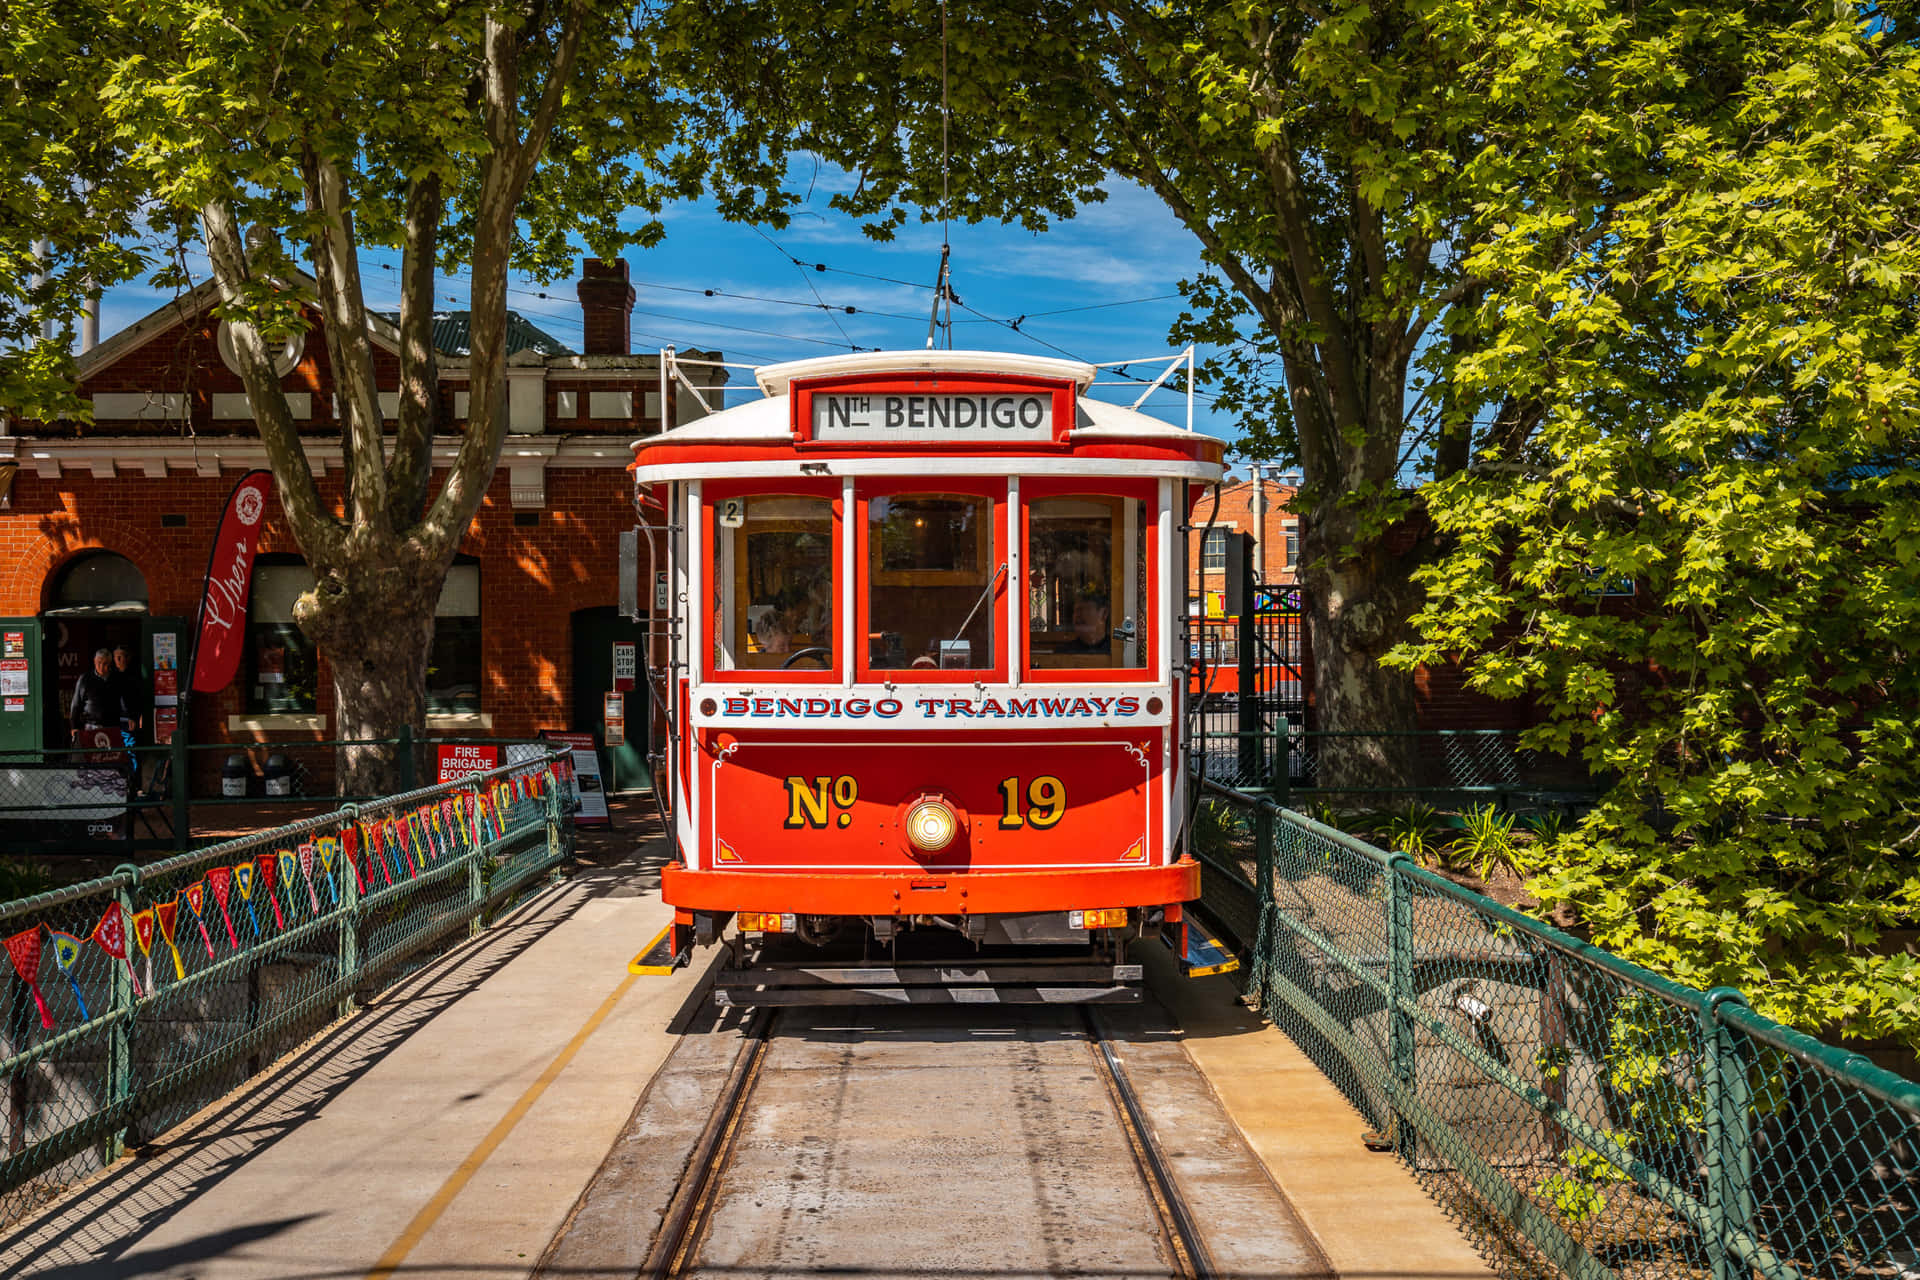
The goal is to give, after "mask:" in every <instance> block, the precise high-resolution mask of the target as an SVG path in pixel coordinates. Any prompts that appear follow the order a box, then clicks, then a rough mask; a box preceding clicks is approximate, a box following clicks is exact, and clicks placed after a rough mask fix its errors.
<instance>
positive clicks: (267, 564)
mask: <svg viewBox="0 0 1920 1280" xmlns="http://www.w3.org/2000/svg"><path fill="white" fill-rule="evenodd" d="M263 569H305V570H306V571H307V576H308V578H309V579H313V580H316V581H317V578H316V575H315V574H314V572H313V566H312V565H310V564H308V563H307V561H306V559H305V557H303V556H299V555H295V554H293V553H290V552H272V551H270V552H265V553H262V554H261V555H259V556H258V557H256V558H255V560H254V563H253V572H254V576H255V579H256V580H255V583H254V586H255V587H258V585H259V583H258V578H259V575H260V571H261V570H263ZM259 601H260V593H259V591H258V590H251V591H249V592H248V593H247V622H246V626H247V640H246V646H245V649H244V651H243V653H242V656H241V667H242V672H241V674H242V677H243V684H242V686H241V687H242V693H241V695H240V713H241V714H242V715H246V716H312V715H319V714H320V690H321V687H322V684H323V682H322V680H321V678H320V646H319V645H317V644H315V643H314V642H313V639H312V638H311V637H310V636H308V635H307V633H306V632H304V631H302V630H300V625H299V624H298V623H296V622H294V621H293V620H292V619H291V618H289V619H288V620H287V621H285V622H272V621H266V620H262V619H259V618H256V617H255V616H254V613H255V609H256V607H257V606H258V604H259ZM257 627H284V628H287V629H289V630H291V631H292V633H293V635H294V636H295V637H296V638H297V639H298V641H299V643H300V646H301V648H302V649H303V651H304V652H305V653H306V655H307V658H308V659H309V660H310V661H311V662H312V663H313V699H312V704H311V705H309V706H294V705H283V706H273V705H269V700H268V699H267V698H266V697H264V696H260V697H256V696H255V694H254V690H255V689H258V688H260V687H262V683H261V681H260V679H259V676H260V656H259V652H258V649H257V639H256V631H255V628H257ZM284 673H285V670H284V666H283V674H284ZM281 687H282V688H286V687H287V683H286V682H285V681H283V682H282V683H281ZM283 701H284V700H283Z"/></svg>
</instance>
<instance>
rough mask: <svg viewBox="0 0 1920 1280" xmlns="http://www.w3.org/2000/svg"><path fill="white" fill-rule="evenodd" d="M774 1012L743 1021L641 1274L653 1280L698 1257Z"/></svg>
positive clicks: (664, 1279) (680, 1272)
mask: <svg viewBox="0 0 1920 1280" xmlns="http://www.w3.org/2000/svg"><path fill="white" fill-rule="evenodd" d="M777 1016H778V1011H777V1010H775V1009H771V1008H762V1009H757V1010H755V1011H754V1014H753V1018H752V1021H750V1022H749V1023H748V1024H747V1029H746V1035H745V1039H744V1042H743V1043H742V1044H741V1046H740V1052H739V1054H738V1055H737V1056H736V1057H735V1058H734V1063H733V1069H732V1071H730V1072H729V1073H728V1075H727V1080H726V1083H725V1084H724V1085H722V1086H721V1089H720V1098H719V1100H718V1101H717V1102H716V1103H715V1104H714V1108H713V1113H712V1114H711V1115H710V1116H708V1117H707V1123H706V1125H705V1127H704V1128H702V1129H701V1131H700V1137H699V1138H698V1140H697V1141H696V1142H695V1143H694V1147H693V1153H692V1155H691V1157H690V1158H689V1159H688V1161H687V1171H686V1173H685V1174H684V1175H683V1176H682V1177H681V1179H680V1185H679V1186H678V1187H676V1188H675V1190H674V1194H673V1199H672V1200H671V1201H670V1202H669V1203H668V1205H667V1211H666V1215H665V1217H664V1218H663V1219H662V1221H661V1224H660V1232H659V1235H658V1236H657V1237H656V1238H655V1240H654V1243H653V1247H652V1249H651V1250H649V1251H648V1254H647V1261H646V1265H645V1266H644V1267H643V1268H642V1269H641V1272H640V1274H641V1275H643V1276H649V1277H652V1280H669V1278H670V1277H675V1276H681V1275H685V1274H686V1272H687V1270H688V1268H689V1267H690V1266H691V1264H692V1262H693V1260H694V1258H695V1257H697V1256H698V1253H699V1247H700V1239H701V1237H702V1235H704V1234H705V1232H706V1228H707V1224H708V1222H709V1221H711V1219H712V1217H713V1205H714V1199H715V1197H716V1196H717V1195H718V1194H719V1190H720V1179H721V1175H722V1174H723V1173H724V1172H725V1170H726V1166H727V1161H728V1159H729V1158H730V1157H731V1155H732V1154H733V1147H734V1142H735V1140H736V1139H737V1138H738V1137H739V1133H740V1126H741V1124H742V1123H743V1122H744V1121H745V1119H746V1115H747V1108H748V1105H749V1103H750V1101H751V1099H752V1097H753V1087H754V1085H755V1084H757V1083H759V1080H760V1068H761V1067H762V1066H763V1065H764V1064H765V1062H766V1057H767V1045H768V1043H769V1041H770V1039H771V1036H772V1031H773V1023H774V1019H775V1017H777Z"/></svg>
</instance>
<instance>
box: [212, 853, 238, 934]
mask: <svg viewBox="0 0 1920 1280" xmlns="http://www.w3.org/2000/svg"><path fill="white" fill-rule="evenodd" d="M207 887H208V888H209V889H211V890H213V900H214V901H215V902H217V903H219V904H220V919H221V920H222V921H223V922H224V923H225V924H226V926H227V938H228V939H229V940H230V941H231V942H232V943H233V949H234V950H235V951H238V950H239V949H240V935H239V934H238V933H236V932H235V931H234V928H233V916H232V915H231V914H229V913H228V911H227V895H228V894H230V893H232V892H233V868H232V867H208V868H207Z"/></svg>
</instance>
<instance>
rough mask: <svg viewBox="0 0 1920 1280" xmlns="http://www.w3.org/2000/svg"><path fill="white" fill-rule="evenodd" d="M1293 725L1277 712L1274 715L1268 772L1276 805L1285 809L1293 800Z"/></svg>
mask: <svg viewBox="0 0 1920 1280" xmlns="http://www.w3.org/2000/svg"><path fill="white" fill-rule="evenodd" d="M1292 734H1293V724H1292V722H1291V721H1289V720H1288V719H1287V717H1286V716H1285V715H1284V714H1282V713H1280V712H1278V711H1275V712H1274V715H1273V744H1272V746H1271V747H1269V748H1268V750H1269V751H1270V752H1271V754H1270V755H1268V757H1267V770H1268V777H1269V779H1270V782H1269V785H1270V786H1271V787H1272V789H1273V799H1274V802H1275V803H1276V804H1279V805H1281V806H1282V807H1284V806H1285V805H1287V804H1288V803H1289V802H1290V801H1291V800H1292V798H1293V742H1292V740H1291V739H1292Z"/></svg>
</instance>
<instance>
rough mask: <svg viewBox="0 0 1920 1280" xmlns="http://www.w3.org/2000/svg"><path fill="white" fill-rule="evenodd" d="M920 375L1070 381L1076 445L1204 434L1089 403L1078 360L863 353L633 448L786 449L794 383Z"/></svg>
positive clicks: (763, 376)
mask: <svg viewBox="0 0 1920 1280" xmlns="http://www.w3.org/2000/svg"><path fill="white" fill-rule="evenodd" d="M919 373H972V374H1001V375H1005V376H1008V377H1027V378H1049V379H1057V380H1059V381H1063V382H1072V383H1073V384H1074V385H1075V387H1076V388H1077V393H1076V395H1075V397H1074V409H1075V422H1074V425H1073V428H1072V431H1071V438H1072V439H1074V440H1076V441H1098V440H1103V439H1106V440H1114V441H1123V440H1129V439H1131V440H1142V441H1144V440H1145V439H1147V438H1149V437H1154V438H1159V439H1161V440H1167V439H1175V440H1180V441H1192V440H1194V438H1195V437H1196V436H1197V435H1199V433H1197V432H1194V431H1192V430H1190V429H1188V428H1186V427H1180V426H1175V425H1173V424H1172V423H1168V422H1163V421H1161V420H1160V419H1159V418H1156V417H1153V416H1152V415H1150V414H1145V413H1141V412H1140V411H1139V410H1137V409H1129V408H1127V407H1126V406H1124V405H1117V404H1109V403H1107V402H1106V401H1103V400H1093V399H1089V398H1088V397H1087V395H1086V391H1087V389H1088V387H1090V386H1091V385H1092V383H1093V380H1094V377H1095V374H1096V373H1097V370H1096V369H1095V367H1094V366H1093V365H1091V364H1087V363H1085V362H1083V361H1079V360H1059V359H1054V358H1052V357H1049V356H1030V355H1016V354H1013V353H1009V352H1003V351H942V350H931V351H927V350H914V351H862V352H858V353H856V354H853V355H837V356H820V357H817V358H814V359H809V360H789V361H786V362H784V363H782V364H772V365H766V366H763V367H762V368H759V369H757V370H755V371H754V378H755V381H756V382H757V383H758V384H759V387H760V390H761V391H762V392H764V393H765V397H764V398H763V399H760V400H754V401H750V402H748V403H746V404H741V405H735V406H733V407H732V408H730V409H720V410H717V411H715V412H713V413H711V414H708V415H707V416H706V417H704V418H698V419H696V420H694V421H692V422H689V423H686V424H684V425H682V426H678V427H675V428H673V429H672V430H670V431H663V432H661V433H660V434H659V435H656V436H646V437H644V438H642V439H639V440H636V441H634V442H633V443H634V448H635V449H652V448H657V447H660V446H662V445H669V446H670V445H682V444H687V445H695V444H742V445H750V444H769V445H772V444H785V443H787V442H788V441H790V440H791V439H792V432H793V426H792V415H791V407H790V404H789V400H790V396H791V391H792V385H793V383H794V381H795V380H796V379H802V380H804V379H812V378H841V377H850V376H852V377H857V376H862V375H866V376H872V377H876V378H877V377H883V376H885V375H888V374H919Z"/></svg>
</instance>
